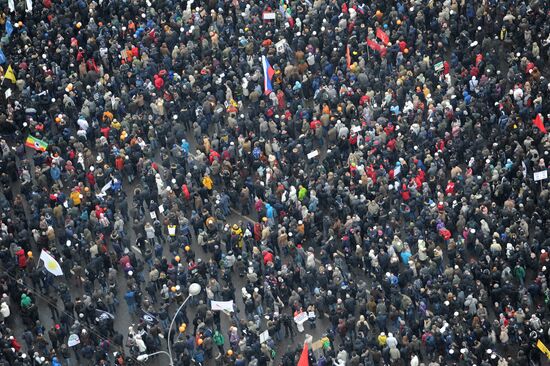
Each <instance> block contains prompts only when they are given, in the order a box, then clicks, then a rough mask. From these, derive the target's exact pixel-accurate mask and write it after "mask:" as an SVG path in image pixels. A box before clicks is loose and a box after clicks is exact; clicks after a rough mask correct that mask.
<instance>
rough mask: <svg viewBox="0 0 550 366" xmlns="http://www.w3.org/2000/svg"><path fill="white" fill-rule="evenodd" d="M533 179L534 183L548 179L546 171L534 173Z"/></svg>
mask: <svg viewBox="0 0 550 366" xmlns="http://www.w3.org/2000/svg"><path fill="white" fill-rule="evenodd" d="M533 177H534V178H535V182H538V181H539V180H543V179H547V178H548V170H543V171H540V172H535V174H533Z"/></svg>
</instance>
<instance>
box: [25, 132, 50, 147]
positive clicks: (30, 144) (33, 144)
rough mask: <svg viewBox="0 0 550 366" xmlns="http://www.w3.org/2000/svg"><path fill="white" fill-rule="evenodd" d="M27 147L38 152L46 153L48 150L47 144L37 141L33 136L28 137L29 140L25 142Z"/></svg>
mask: <svg viewBox="0 0 550 366" xmlns="http://www.w3.org/2000/svg"><path fill="white" fill-rule="evenodd" d="M25 145H26V146H28V147H30V148H31V149H35V150H37V151H46V149H47V148H48V143H47V142H45V141H42V140H40V139H37V138H36V137H33V136H31V135H29V136H28V137H27V140H25Z"/></svg>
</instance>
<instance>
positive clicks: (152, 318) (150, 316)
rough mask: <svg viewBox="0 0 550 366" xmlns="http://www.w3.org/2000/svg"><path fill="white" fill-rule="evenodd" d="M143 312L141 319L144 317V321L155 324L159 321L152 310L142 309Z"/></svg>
mask: <svg viewBox="0 0 550 366" xmlns="http://www.w3.org/2000/svg"><path fill="white" fill-rule="evenodd" d="M141 312H142V314H141V319H143V321H144V322H146V323H148V324H150V325H155V324H157V323H158V322H159V320H158V318H157V317H156V316H155V315H154V314H151V313H150V312H148V311H145V310H143V309H142V310H141Z"/></svg>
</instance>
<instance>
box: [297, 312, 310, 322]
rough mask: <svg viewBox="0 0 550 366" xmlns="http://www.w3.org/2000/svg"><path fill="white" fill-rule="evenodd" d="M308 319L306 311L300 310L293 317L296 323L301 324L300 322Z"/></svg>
mask: <svg viewBox="0 0 550 366" xmlns="http://www.w3.org/2000/svg"><path fill="white" fill-rule="evenodd" d="M308 319H309V317H308V316H307V313H306V312H305V311H302V312H301V313H300V314H298V315H296V316H295V317H294V322H295V323H297V324H301V323H304V322H305V321H306V320H308Z"/></svg>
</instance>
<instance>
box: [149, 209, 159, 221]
mask: <svg viewBox="0 0 550 366" xmlns="http://www.w3.org/2000/svg"><path fill="white" fill-rule="evenodd" d="M150 215H151V218H152V219H153V220H154V219H156V218H157V214H156V213H155V211H151V212H150Z"/></svg>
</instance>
